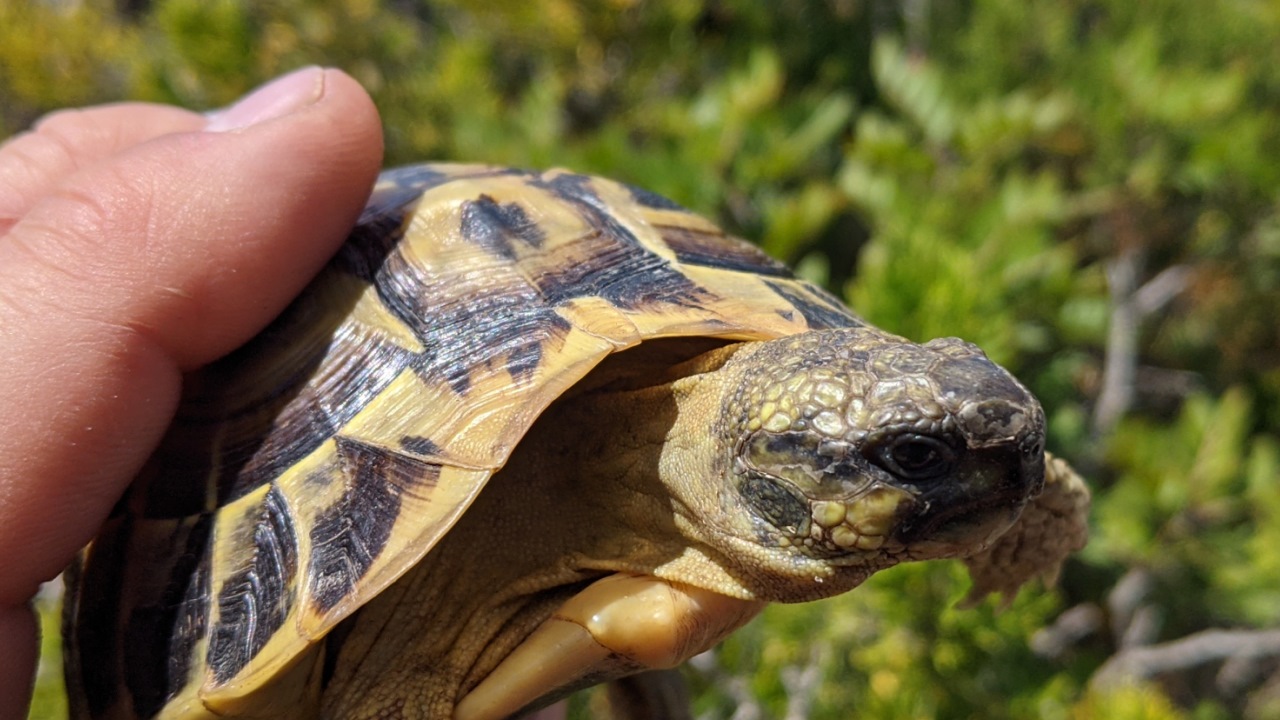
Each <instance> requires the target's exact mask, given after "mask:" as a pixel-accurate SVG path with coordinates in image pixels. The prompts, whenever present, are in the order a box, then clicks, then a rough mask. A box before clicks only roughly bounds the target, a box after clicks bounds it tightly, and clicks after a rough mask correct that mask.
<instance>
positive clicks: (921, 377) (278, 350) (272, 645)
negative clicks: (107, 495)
mask: <svg viewBox="0 0 1280 720" xmlns="http://www.w3.org/2000/svg"><path fill="white" fill-rule="evenodd" d="M1087 503H1088V493H1087V490H1086V489H1085V487H1084V485H1083V483H1082V481H1081V480H1080V478H1079V477H1078V476H1077V475H1075V474H1074V473H1073V472H1072V471H1071V470H1070V469H1069V468H1068V467H1067V466H1066V465H1065V464H1063V463H1061V462H1060V461H1057V460H1054V459H1049V460H1048V461H1046V454H1045V451H1044V415H1043V412H1042V410H1041V408H1040V405H1039V403H1038V402H1037V400H1036V399H1035V398H1034V397H1033V396H1032V395H1031V394H1030V393H1029V392H1028V391H1027V390H1026V389H1025V388H1024V387H1023V386H1022V385H1021V384H1019V383H1018V381H1017V380H1015V379H1014V378H1013V377H1012V376H1011V375H1010V374H1009V373H1007V372H1006V371H1005V370H1003V369H1002V368H1000V367H998V366H997V365H995V364H993V363H992V362H991V361H990V360H988V359H987V358H986V356H985V355H984V354H983V353H982V351H981V350H979V349H978V348H977V347H975V346H973V345H971V344H969V343H966V342H963V341H961V340H958V339H954V338H946V339H938V340H932V341H930V342H927V343H924V344H915V343H912V342H909V341H907V340H905V339H903V338H900V337H896V336H894V335H891V334H889V333H887V332H884V331H882V330H879V329H877V328H875V327H873V326H871V325H869V324H867V323H866V322H864V321H862V320H861V319H859V318H858V317H857V316H856V315H855V314H853V313H852V312H851V311H850V310H849V309H848V308H846V307H845V306H844V305H843V304H841V303H840V302H839V301H838V300H836V299H835V298H834V297H833V296H831V295H830V294H828V293H827V292H825V291H824V290H822V289H820V288H818V287H816V286H814V285H812V284H810V283H808V282H805V281H804V280H801V279H798V278H797V277H796V276H795V275H793V274H792V272H791V271H790V270H788V269H787V267H786V266H784V265H783V264H781V263H779V262H777V261H775V260H774V259H772V258H770V257H768V256H767V255H765V254H764V253H763V252H762V251H760V250H758V249H757V248H756V247H754V246H753V245H751V244H749V243H747V242H745V241H742V240H739V239H736V238H733V237H730V236H727V235H726V234H725V233H723V232H722V231H721V230H719V229H718V228H717V227H716V226H714V225H713V224H711V223H710V222H708V221H706V220H704V219H702V218H700V217H698V216H697V215H695V214H692V213H690V212H688V211H687V210H685V209H683V208H682V207H680V206H679V205H677V204H676V203H674V202H671V201H670V200H667V199H665V198H663V197H661V196H659V195H656V194H653V193H650V192H647V191H644V190H641V189H638V188H634V187H630V186H627V185H624V184H620V183H616V182H612V181H609V180H605V179H601V178H597V177H590V176H585V175H580V174H575V173H572V172H567V171H559V170H557V171H550V172H527V171H521V170H513V169H507V168H500V167H490V166H482V165H448V164H430V165H418V166H412V167H406V168H400V169H396V170H391V171H387V172H384V173H383V175H382V176H381V177H380V178H379V180H378V182H377V184H376V186H375V188H374V190H373V193H372V197H371V199H370V201H369V203H368V205H367V207H366V209H365V210H364V212H363V214H362V215H361V217H360V219H359V222H358V224H357V226H356V227H355V229H354V230H353V231H352V233H351V235H350V238H349V239H348V241H347V242H346V243H345V244H344V245H343V247H342V248H341V249H340V250H339V251H338V253H337V254H336V256H335V257H334V258H333V260H332V261H331V262H330V264H329V265H328V266H327V267H326V268H325V269H324V270H323V271H322V272H321V273H320V275H319V276H318V277H317V278H316V279H315V280H314V281H313V282H312V284H311V285H310V286H309V287H308V288H307V289H306V290H305V291H304V292H303V293H302V294H301V295H300V296H299V297H298V298H297V299H296V300H295V301H294V302H293V303H292V304H291V305H290V306H289V307H288V308H287V309H286V310H285V311H284V312H283V313H282V314H281V315H280V316H279V317H278V318H277V319H276V320H275V321H274V322H273V324H271V325H270V326H269V327H267V328H266V329H265V330H264V331H263V332H262V333H261V334H260V335H258V336H257V337H256V338H255V339H253V340H252V341H250V342H249V343H248V344H247V345H245V346H244V347H242V348H240V349H239V350H237V351H236V352H234V353H232V354H231V355H228V356H227V357H225V358H223V359H221V360H219V361H218V362H216V363H215V364H213V365H211V366H208V367H206V368H204V369H202V370H201V371H199V372H197V373H195V374H193V375H191V376H190V377H188V378H187V379H186V381H185V383H184V391H183V400H182V403H181V406H180V409H179V410H178V412H177V416H176V419H175V420H174V423H173V425H172V426H171V428H170V430H169V432H168V434H167V436H166V437H165V439H164V440H163V442H162V444H161V446H160V447H159V449H158V450H157V451H156V452H155V454H154V456H153V457H152V458H151V459H150V460H149V461H148V463H147V465H146V467H145V468H144V470H143V471H142V472H141V474H140V475H139V477H138V478H137V479H136V481H135V482H134V483H133V484H132V485H131V487H130V489H129V490H128V491H127V493H126V494H125V496H124V497H123V498H122V499H121V500H120V502H119V503H118V504H117V507H116V508H115V510H114V511H113V512H112V514H111V516H110V517H109V519H108V520H107V522H106V523H105V525H104V527H103V528H102V529H101V531H100V533H99V535H98V536H97V538H96V539H95V540H94V541H93V543H92V544H91V545H90V546H89V547H88V548H86V550H85V551H84V552H83V553H82V555H81V557H80V559H79V561H78V563H77V565H76V566H75V567H73V568H72V569H71V570H69V571H68V574H67V583H68V588H69V593H68V596H67V603H66V617H65V622H66V628H65V642H66V664H67V679H68V688H69V694H70V698H71V705H72V708H73V716H74V717H89V718H135V717H140V718H150V717H160V718H212V717H218V718H229V717H236V718H304V717H305V718H310V717H325V718H389V717H419V718H429V717H430V718H434V717H457V718H467V719H470V720H482V719H485V718H501V717H507V716H511V715H518V714H519V713H521V712H527V711H529V710H531V709H534V708H537V707H540V706H543V705H545V704H548V703H550V702H552V701H554V700H556V699H558V698H560V697H563V696H564V695H566V694H567V693H569V692H571V691H573V690H575V689H577V688H580V687H585V686H588V685H591V684H595V683H598V682H603V681H609V680H613V679H616V678H620V677H624V676H627V675H629V674H632V673H636V672H640V671H645V670H650V669H660V668H670V667H674V666H676V665H677V664H679V663H680V662H682V661H683V660H685V659H687V658H689V657H691V656H692V655H694V654H696V653H699V652H702V651H704V650H706V649H707V648H709V647H711V646H713V645H714V644H715V643H717V642H718V641H719V640H720V639H722V638H723V637H725V636H726V635H728V634H729V633H731V632H732V631H733V630H735V629H736V628H738V627H739V626H741V625H742V624H743V623H745V622H746V621H747V620H748V619H750V618H751V617H752V616H753V615H755V614H756V613H757V612H759V611H760V610H761V609H762V608H763V607H764V606H765V604H767V603H770V602H799V601H807V600H814V599H818V598H824V597H829V596H832V595H835V594H837V593H842V592H844V591H846V590H849V589H851V588H853V587H855V586H857V585H858V584H860V583H862V582H863V581H864V580H866V579H867V577H868V576H870V575H871V574H872V573H874V572H876V571H878V570H881V569H883V568H887V567H890V566H892V565H895V564H897V563H900V562H904V561H914V560H928V559H934V558H947V557H960V558H965V561H966V562H967V563H968V564H969V566H970V569H971V574H972V576H973V578H974V589H973V597H979V598H980V597H982V596H985V595H986V594H987V593H990V592H993V591H999V592H1003V593H1006V594H1008V593H1011V592H1013V591H1015V590H1016V589H1017V588H1018V587H1019V586H1020V585H1021V584H1023V583H1024V582H1025V581H1027V580H1029V579H1031V578H1034V577H1037V576H1044V577H1046V578H1048V579H1050V580H1051V579H1052V576H1053V575H1054V574H1055V573H1056V572H1057V568H1058V567H1059V566H1060V564H1061V563H1062V561H1063V559H1064V558H1065V557H1066V556H1067V555H1068V554H1069V553H1070V552H1071V551H1073V550H1075V549H1077V548H1079V547H1081V546H1082V545H1083V541H1084V533H1085V531H1084V518H1085V514H1086V508H1087Z"/></svg>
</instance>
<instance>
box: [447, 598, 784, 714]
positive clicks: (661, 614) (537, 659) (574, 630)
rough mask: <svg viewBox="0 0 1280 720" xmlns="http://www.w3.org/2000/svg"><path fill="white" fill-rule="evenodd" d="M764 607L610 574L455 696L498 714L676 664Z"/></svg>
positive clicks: (464, 708)
mask: <svg viewBox="0 0 1280 720" xmlns="http://www.w3.org/2000/svg"><path fill="white" fill-rule="evenodd" d="M763 607H764V603H762V602H759V601H754V600H741V599H737V598H731V597H728V596H725V595H720V594H718V593H713V592H710V591H708V590H701V589H698V588H694V587H691V586H687V585H677V584H673V583H669V582H667V581H665V580H660V579H658V578H655V577H649V576H635V575H610V576H609V577H606V578H603V579H601V580H598V581H596V582H595V583H592V584H591V585H589V586H588V587H587V588H586V589H585V590H583V591H582V592H580V593H578V594H577V595H575V596H573V597H572V598H570V599H569V601H568V602H566V603H565V604H564V605H563V606H562V607H561V608H560V609H559V610H558V611H556V612H555V613H554V614H553V615H552V616H551V617H550V618H548V619H547V620H546V621H544V622H543V623H542V624H541V625H539V626H538V627H537V628H536V629H535V630H534V631H533V633H532V634H530V635H529V637H528V638H526V639H525V641H524V642H523V643H521V644H520V645H519V646H518V647H517V648H516V649H515V650H513V651H512V652H511V654H510V655H508V656H507V657H506V658H505V659H504V660H503V661H502V662H501V663H500V664H499V665H498V667H497V668H495V669H494V670H493V672H491V673H489V675H488V676H487V677H486V678H485V679H484V680H482V681H481V682H480V684H479V685H477V686H476V687H475V688H473V689H472V690H471V692H469V693H468V694H467V695H466V696H465V697H463V698H462V701H461V702H459V703H458V706H457V708H456V710H455V713H454V717H455V718H456V719H457V720H491V719H492V720H497V719H498V718H504V717H508V716H511V715H515V714H516V713H518V712H520V711H521V710H525V709H530V708H533V707H536V706H538V705H541V704H544V703H546V702H550V701H552V700H555V699H557V698H559V697H562V696H564V695H565V694H567V693H569V692H571V691H573V690H575V689H577V688H578V687H580V686H584V685H587V684H594V683H598V682H601V681H603V680H606V679H612V678H618V677H622V676H625V675H630V674H632V673H636V672H640V671H643V670H651V669H660V668H671V667H675V666H677V665H679V664H680V663H682V662H684V661H685V660H686V659H688V658H690V657H692V656H694V655H696V654H698V653H700V652H702V651H704V650H706V649H707V648H709V647H711V646H712V645H714V644H716V643H717V642H719V641H720V640H721V639H722V638H724V637H725V636H726V635H728V634H729V633H731V632H733V631H734V630H736V629H738V628H739V627H741V626H742V625H743V624H744V623H746V621H747V620H749V619H751V618H752V617H754V616H755V615H756V613H758V612H759V611H760V609H761V608H763Z"/></svg>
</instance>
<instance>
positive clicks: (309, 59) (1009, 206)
mask: <svg viewBox="0 0 1280 720" xmlns="http://www.w3.org/2000/svg"><path fill="white" fill-rule="evenodd" d="M1277 38H1280V4H1277V3H1275V2H1269V1H1267V0H1230V1H1229V2H1222V3H1203V2H1198V1H1197V0H1161V1H1160V2H1143V3H1133V2H1128V1H1127V0H1066V1H1057V2H1048V1H1047V0H1033V1H1027V0H967V1H964V2H960V1H956V2H946V3H942V2H929V1H928V0H904V2H901V3H897V2H889V1H888V0H879V1H870V0H868V1H859V0H798V1H796V2H789V3H776V4H774V3H759V2H753V1H751V0H719V1H708V2H697V1H695V0H651V1H649V2H639V1H638V0H604V1H602V2H596V3H582V4H580V3H574V2H570V1H569V0H519V1H515V0H498V1H491V2H477V1H467V0H436V1H432V0H336V1H334V2H317V1H315V0H273V2H269V3H251V2H247V0H156V1H154V2H148V1H145V0H118V1H117V2H115V3H108V2H103V1H102V0H80V1H76V0H25V1H24V0H8V1H7V2H0V98H3V102H0V136H3V135H7V134H11V133H14V132H18V131H20V130H22V129H23V128H25V127H27V126H28V125H30V124H31V123H32V122H33V121H35V120H36V118H38V117H39V116H40V115H41V114H42V113H45V112H48V111H50V110H53V109H56V108H59V107H65V106H73V105H80V104H85V103H92V102H103V101H114V100H119V99H124V98H131V99H142V100H151V101H158V102H166V103H175V104H179V105H183V106H187V107H193V108H197V109H208V108H213V107H217V106H220V105H223V104H226V103H229V102H231V101H232V100H233V99H234V98H236V97H237V96H239V95H240V94H242V93H244V92H245V91H247V90H249V89H250V88H252V87H253V86H254V85H256V84H258V83H260V82H262V81H264V80H266V79H268V78H270V77H272V76H274V75H277V74H279V73H281V72H284V71H287V70H289V69H292V68H294V67H297V66H299V65H302V64H306V63H322V64H329V65H336V66H339V67H342V68H344V69H346V70H347V71H349V72H351V73H352V74H353V75H354V76H355V77H357V78H358V79H359V80H360V81H361V82H362V83H364V84H365V86H366V87H368V88H369V90H370V91H371V92H372V93H373V95H374V97H375V99H376V100H377V101H378V104H379V106H380V108H381V110H382V113H383V118H384V122H385V125H386V128H387V139H388V146H387V155H388V164H396V163H405V162H411V161H417V160H423V159H463V160H471V161H488V162H495V163H508V164H514V165H522V166H530V167H545V166H552V165H565V166H570V167H574V168H575V169H578V170H583V171H589V172H596V173H601V174H605V175H610V176H613V177H617V178H619V179H623V180H625V181H628V182H631V183H634V184H637V185H641V186H644V187H647V188H650V189H652V190H654V191H657V192H660V193H663V194H665V195H668V196H670V197H672V198H674V199H676V200H678V201H679V202H681V203H683V204H685V205H687V206H689V207H691V208H693V209H695V210H697V211H699V212H702V213H705V214H707V215H709V216H712V217H714V218H716V219H717V220H719V221H720V222H721V223H722V224H724V225H725V226H726V227H728V228H729V229H731V230H733V231H734V232H737V233H739V234H742V235H744V236H747V237H750V238H753V239H756V240H758V241H759V242H760V243H761V244H762V245H763V246H764V247H765V248H766V249H768V250H769V251H770V252H771V253H773V254H775V255H777V256H779V257H781V258H783V259H785V260H787V261H788V262H791V263H793V264H795V265H796V266H797V267H798V268H799V270H800V272H801V273H802V274H804V275H806V276H807V277H809V278H811V279H814V280H816V281H818V282H822V283H825V284H827V285H828V286H829V287H831V288H832V289H833V290H835V291H836V292H839V293H843V294H844V295H845V296H846V297H847V298H848V299H849V300H850V302H851V304H853V306H854V307H856V308H857V309H858V310H859V311H860V312H861V313H863V314H864V315H865V316H867V317H868V319H870V320H871V321H873V322H875V323H876V324H878V325H881V326H882V327H885V328H887V329H891V330H893V331H895V332H899V333H902V334H904V335H907V336H909V337H912V338H916V339H922V338H926V337H932V336H937V335H959V336H963V337H965V338H967V339H970V340H973V341H975V342H977V343H979V344H980V345H982V346H983V347H984V348H985V349H986V350H987V351H988V353H989V354H991V355H992V356H993V357H994V358H995V359H997V360H998V361H1000V362H1002V363H1005V364H1006V365H1008V366H1009V367H1010V368H1011V369H1013V370H1014V371H1015V372H1017V373H1018V374H1019V376H1020V377H1022V378H1023V379H1024V380H1025V381H1026V382H1027V383H1028V384H1029V385H1030V386H1031V387H1032V388H1033V389H1034V390H1035V391H1036V392H1037V393H1038V394H1039V395H1040V397H1041V398H1042V399H1043V401H1044V404H1045V407H1046V409H1047V411H1048V413H1049V418H1050V431H1051V447H1053V448H1055V449H1056V450H1057V451H1058V452H1059V453H1060V454H1063V455H1064V456H1066V457H1067V458H1068V459H1070V460H1071V461H1072V462H1073V463H1074V464H1076V465H1077V466H1078V467H1080V468H1082V469H1083V470H1085V471H1086V473H1087V474H1088V475H1089V476H1090V477H1091V479H1092V480H1093V481H1094V487H1095V493H1096V516H1095V528H1094V534H1093V540H1092V543H1091V545H1090V546H1089V548H1087V549H1086V551H1085V552H1084V553H1082V555H1081V556H1080V558H1078V559H1077V560H1074V561H1073V562H1072V563H1070V564H1069V565H1068V567H1067V570H1066V573H1065V574H1064V577H1063V579H1062V582H1061V583H1060V589H1059V590H1057V591H1055V592H1049V593H1046V592H1043V591H1041V590H1040V589H1038V588H1037V589H1033V590H1028V591H1025V592H1023V593H1022V594H1021V595H1020V596H1019V597H1018V598H1016V599H1014V600H1013V602H1012V604H1011V606H1010V608H1009V609H1007V610H1005V611H1003V612H999V611H998V608H997V604H996V602H995V601H988V602H987V603H986V604H983V605H980V606H979V607H978V608H976V609H973V610H959V609H957V608H956V607H955V605H956V602H957V600H958V599H959V598H960V597H962V596H963V595H964V592H965V589H966V582H967V581H966V580H964V579H963V577H962V575H963V572H962V571H961V570H959V569H958V568H957V567H954V566H952V565H950V564H936V566H918V567H917V566H906V567H900V568H895V569H894V570H891V571H887V572H884V573H882V574H880V575H879V576H877V577H875V578H873V579H872V580H871V581H870V582H868V583H867V585H866V586H865V587H863V588H860V589H859V590H857V591H855V592H853V593H850V594H848V595H846V596H844V597H842V598H839V599H836V600H832V601H826V602H822V603H816V604H811V605H802V606H790V607H775V608H771V609H770V610H769V611H768V612H767V613H766V614H765V615H764V616H763V617H762V618H761V619H760V620H758V621H757V622H755V623H753V624H752V625H750V626H749V627H748V628H746V629H745V630H744V631H743V632H741V633H739V634H738V635H737V636H735V637H734V638H732V639H731V640H730V641H729V642H728V643H726V644H725V645H724V646H723V647H722V648H721V649H719V650H718V651H716V652H715V653H714V654H712V655H708V656H704V657H702V658H699V659H698V662H696V663H693V669H691V670H690V674H689V675H690V678H691V682H692V683H693V684H694V686H695V687H696V688H697V689H698V691H699V695H698V701H697V708H698V712H699V713H700V715H701V716H702V717H708V718H719V717H736V718H740V719H745V718H749V717H788V718H800V717H813V718H837V717H839V718H843V717H848V716H849V714H850V712H851V711H856V713H857V714H858V716H859V717H862V718H934V717H937V718H970V717H984V718H1026V717H1040V718H1064V719H1071V720H1088V719H1092V718H1117V719H1119V720H1137V719H1139V718H1142V719H1157V718H1158V719H1161V720H1163V719H1166V718H1196V719H1197V720H1211V719H1217V718H1228V717H1246V718H1249V719H1250V720H1262V719H1266V718H1280V675H1278V674H1277V667H1278V666H1280V660H1277V658H1276V656H1275V655H1274V654H1272V655H1270V656H1267V657H1263V658H1256V659H1254V660H1248V659H1247V658H1245V659H1241V658H1229V659H1227V660H1225V661H1224V660H1223V658H1204V659H1200V661H1199V662H1195V663H1192V664H1190V665H1188V666H1187V667H1175V668H1173V669H1166V670H1165V671H1163V672H1160V673H1153V674H1152V675H1151V677H1148V678H1145V681H1141V682H1139V681H1134V682H1132V683H1128V684H1124V683H1121V684H1114V683H1100V682H1091V680H1092V679H1093V677H1094V674H1095V673H1096V672H1097V671H1098V670H1099V668H1100V667H1102V666H1103V663H1104V662H1105V661H1106V660H1107V659H1108V658H1113V657H1115V656H1116V654H1117V653H1122V652H1124V650H1125V649H1126V648H1131V647H1135V646H1145V647H1157V648H1158V647H1161V644H1162V643H1169V642H1173V641H1176V640H1178V639H1179V638H1184V637H1188V636H1191V635H1192V634H1194V633H1197V632H1200V631H1203V630H1206V629H1209V628H1232V629H1236V630H1241V631H1248V630H1259V631H1261V630H1264V629H1268V628H1276V627H1280V484H1278V483H1277V478H1278V476H1280V322H1278V321H1277V316H1278V315H1280V162H1277V158H1280V122H1278V121H1277V118H1280V42H1277ZM1103 408H1110V410H1108V411H1106V412H1104V411H1103ZM1139 581H1141V582H1139ZM1134 587H1139V588H1141V590H1140V591H1139V592H1137V593H1136V595H1135V593H1134V592H1133V591H1132V588H1134ZM1079 618H1085V619H1086V621H1085V622H1077V620H1078V619H1079ZM1090 618H1091V619H1090ZM50 627H51V626H50ZM1044 628H1048V629H1044ZM1055 638H1056V639H1055ZM46 650H49V651H50V656H52V655H53V654H55V653H53V651H52V650H50V648H49V647H48V646H47V647H46ZM42 677H44V676H42ZM1242 678H1243V679H1242ZM57 703H58V700H57V691H56V690H55V689H50V688H48V687H46V686H44V685H42V687H41V694H40V695H39V697H38V700H37V705H36V706H35V708H34V712H33V717H57V716H58V713H59V710H58V707H57ZM753 713H754V715H753Z"/></svg>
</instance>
